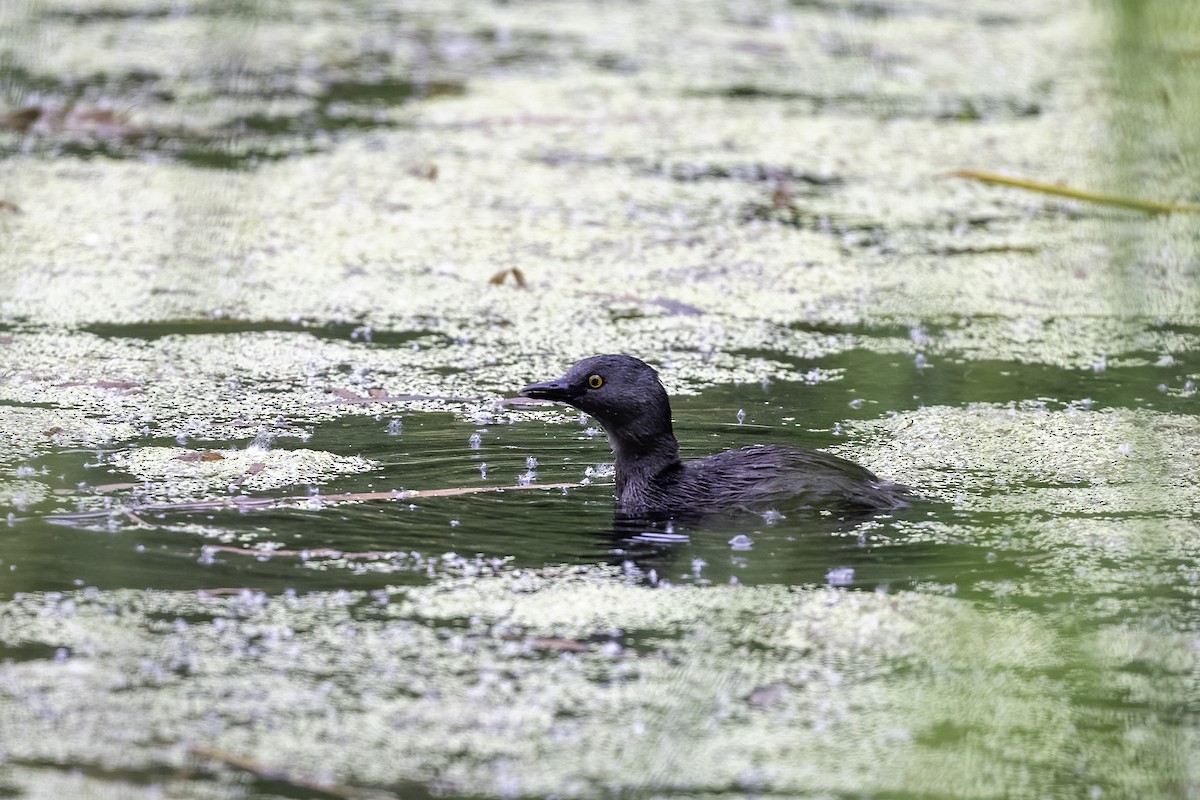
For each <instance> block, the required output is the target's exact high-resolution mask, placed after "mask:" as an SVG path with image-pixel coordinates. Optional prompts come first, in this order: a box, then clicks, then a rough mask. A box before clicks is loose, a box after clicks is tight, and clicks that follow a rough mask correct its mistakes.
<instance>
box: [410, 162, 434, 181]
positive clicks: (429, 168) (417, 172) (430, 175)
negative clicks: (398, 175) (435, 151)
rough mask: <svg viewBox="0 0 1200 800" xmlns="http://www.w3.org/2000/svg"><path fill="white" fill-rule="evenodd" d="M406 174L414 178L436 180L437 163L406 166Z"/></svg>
mask: <svg viewBox="0 0 1200 800" xmlns="http://www.w3.org/2000/svg"><path fill="white" fill-rule="evenodd" d="M407 171H408V174H409V175H412V176H413V177H414V178H423V179H424V180H427V181H436V180H437V177H438V168H437V164H418V165H416V166H414V167H409V168H408V170H407Z"/></svg>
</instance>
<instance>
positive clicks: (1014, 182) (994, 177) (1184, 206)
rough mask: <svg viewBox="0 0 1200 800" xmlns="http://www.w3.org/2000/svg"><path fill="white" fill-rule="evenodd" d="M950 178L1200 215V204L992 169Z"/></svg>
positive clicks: (1158, 211)
mask: <svg viewBox="0 0 1200 800" xmlns="http://www.w3.org/2000/svg"><path fill="white" fill-rule="evenodd" d="M950 176H951V177H953V178H969V179H971V180H976V181H980V182H981V183H992V184H997V185H999V186H1012V187H1013V188H1016V189H1026V190H1028V191H1031V192H1042V193H1043V194H1053V195H1057V196H1059V197H1069V198H1071V199H1072V200H1083V201H1085V202H1088V203H1100V204H1101V205H1106V206H1117V207H1118V208H1129V209H1132V210H1134V211H1142V212H1144V213H1146V214H1200V205H1194V204H1191V203H1157V202H1155V201H1153V200H1137V199H1135V198H1131V197H1121V196H1120V195H1115V194H1099V193H1097V192H1085V191H1083V190H1082V189H1072V188H1070V187H1068V186H1058V185H1057V184H1053V183H1042V182H1041V181H1030V180H1025V179H1024V178H1010V177H1008V176H1007V175H999V174H997V173H995V172H981V171H979V170H973V169H960V170H957V171H955V172H952V173H950Z"/></svg>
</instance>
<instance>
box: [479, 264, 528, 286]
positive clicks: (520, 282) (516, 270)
mask: <svg viewBox="0 0 1200 800" xmlns="http://www.w3.org/2000/svg"><path fill="white" fill-rule="evenodd" d="M509 275H512V276H513V281H515V282H516V284H517V286H518V287H520V288H522V289H524V288H525V273H524V272H522V271H521V268H520V267H512V268H510V269H502V270H500V271H499V272H497V273H496V274H495V275H493V276H492V277H490V278H488V283H490V284H492V285H493V286H499V285H501V284H502V283H504V281H505V279H506V278H508V276H509Z"/></svg>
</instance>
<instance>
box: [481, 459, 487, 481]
mask: <svg viewBox="0 0 1200 800" xmlns="http://www.w3.org/2000/svg"><path fill="white" fill-rule="evenodd" d="M479 477H481V478H486V477H487V462H486V461H485V462H483V463H482V464H480V465H479Z"/></svg>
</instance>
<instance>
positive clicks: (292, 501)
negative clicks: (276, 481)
mask: <svg viewBox="0 0 1200 800" xmlns="http://www.w3.org/2000/svg"><path fill="white" fill-rule="evenodd" d="M583 485H584V484H581V483H529V484H522V485H519V486H457V487H453V488H449V489H419V490H418V489H405V490H397V491H391V492H350V493H345V494H322V495H289V496H287V497H245V496H239V497H218V498H214V499H212V500H189V501H185V502H179V503H148V504H146V505H138V506H132V507H127V508H125V507H114V508H108V509H102V510H98V511H78V512H74V513H69V514H46V515H45V517H44V519H46V520H48V521H50V522H59V523H66V524H69V523H72V522H77V521H83V520H91V519H104V518H105V517H108V516H110V515H112V514H124V515H126V516H128V517H131V518H132V519H134V520H135V521H137V522H140V523H141V524H143V525H147V526H148V523H146V521H145V520H144V519H143V518H142V517H141V516H139V515H145V514H150V513H156V512H168V511H223V510H229V509H237V510H249V509H271V508H288V507H294V506H312V505H318V504H319V505H327V504H330V503H361V502H366V501H375V500H389V501H396V500H401V501H409V500H420V499H423V498H427V497H456V496H458V495H466V494H486V493H489V492H524V491H529V490H532V489H576V488H579V487H581V486H583ZM151 527H152V526H151Z"/></svg>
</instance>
